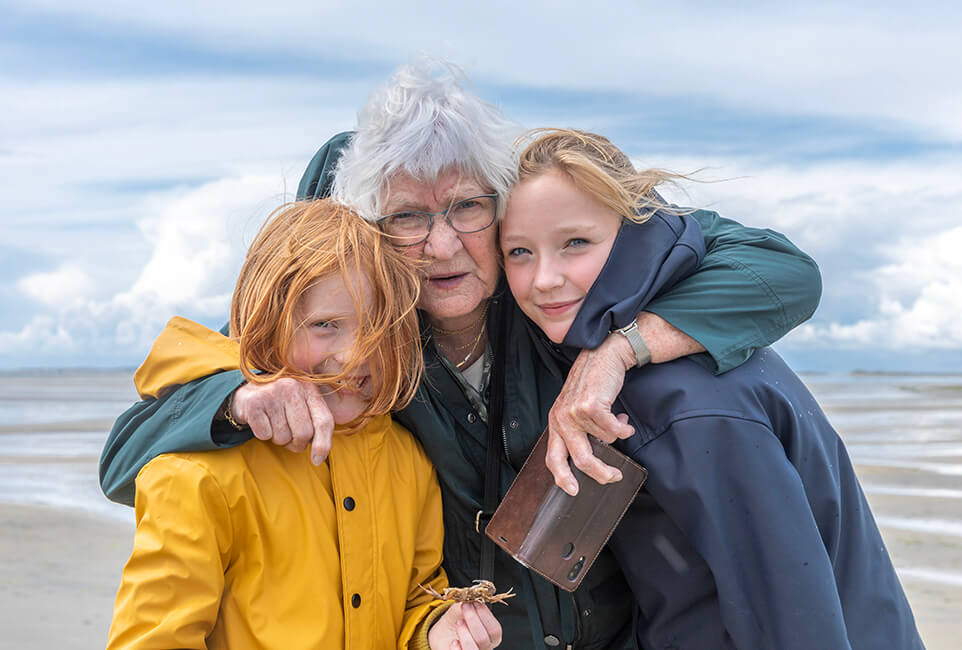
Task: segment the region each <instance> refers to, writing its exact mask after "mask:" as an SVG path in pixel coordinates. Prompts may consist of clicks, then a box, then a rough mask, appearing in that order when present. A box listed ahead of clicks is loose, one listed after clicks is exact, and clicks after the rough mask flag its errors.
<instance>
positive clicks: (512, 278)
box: [504, 264, 531, 302]
mask: <svg viewBox="0 0 962 650" xmlns="http://www.w3.org/2000/svg"><path fill="white" fill-rule="evenodd" d="M504 275H505V278H507V280H508V288H509V289H511V294H512V295H513V296H514V298H515V300H517V301H518V302H521V301H522V300H524V299H525V298H526V297H527V295H528V287H529V286H530V284H531V282H530V278H529V277H528V276H529V275H530V272H528V271H527V270H526V269H525V266H524V265H522V264H506V265H505V267H504Z"/></svg>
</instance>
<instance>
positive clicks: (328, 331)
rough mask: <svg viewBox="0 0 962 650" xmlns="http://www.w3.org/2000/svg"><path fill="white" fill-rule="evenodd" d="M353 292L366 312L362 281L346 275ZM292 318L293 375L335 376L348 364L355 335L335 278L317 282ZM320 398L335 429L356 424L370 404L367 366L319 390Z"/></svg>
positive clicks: (368, 299) (355, 322)
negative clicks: (338, 383) (297, 325)
mask: <svg viewBox="0 0 962 650" xmlns="http://www.w3.org/2000/svg"><path fill="white" fill-rule="evenodd" d="M349 275H350V280H351V283H352V285H353V290H354V291H360V292H361V296H362V298H363V300H362V305H363V307H364V308H365V309H368V308H371V307H372V295H371V293H372V292H371V286H370V283H369V282H368V279H367V278H366V277H365V276H364V275H363V274H362V275H357V274H356V273H355V272H354V271H352V272H351V273H350V274H349ZM294 317H295V319H296V322H298V323H300V326H299V327H298V328H297V330H296V331H295V332H294V340H293V341H292V342H291V345H290V348H289V350H288V358H289V359H290V362H291V364H292V365H293V366H295V367H296V368H297V369H298V370H301V371H303V372H306V373H311V374H336V373H339V372H341V371H342V370H343V369H344V367H345V366H346V365H347V364H348V362H349V361H350V359H351V358H352V357H351V355H353V353H354V346H355V343H356V342H357V337H358V333H359V332H360V322H359V319H358V314H357V308H356V307H355V305H354V300H353V299H352V298H351V294H350V293H348V288H347V287H346V286H345V284H344V280H343V278H342V277H341V274H340V273H334V274H331V275H325V276H323V277H321V278H318V279H317V280H316V281H315V283H314V284H313V285H312V286H311V288H310V289H308V290H307V291H305V292H304V293H303V294H302V295H301V297H300V299H299V300H298V302H297V307H296V308H295V310H294ZM320 390H321V394H322V395H323V397H324V401H325V402H326V403H327V406H328V408H329V409H330V410H331V415H332V416H333V417H334V422H335V423H336V424H346V423H348V422H350V421H352V420H354V419H355V418H357V417H358V416H359V415H360V414H361V412H362V411H363V410H364V408H365V407H366V406H367V405H368V403H369V402H370V401H371V397H372V395H373V386H372V380H371V370H370V366H369V365H368V363H367V361H366V360H365V362H364V363H362V364H360V365H358V366H356V367H355V370H354V373H353V374H352V375H351V377H350V378H349V379H348V380H346V381H345V382H344V383H342V384H340V385H339V386H336V387H334V386H321V387H320Z"/></svg>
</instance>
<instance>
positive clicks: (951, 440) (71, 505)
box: [0, 373, 962, 650]
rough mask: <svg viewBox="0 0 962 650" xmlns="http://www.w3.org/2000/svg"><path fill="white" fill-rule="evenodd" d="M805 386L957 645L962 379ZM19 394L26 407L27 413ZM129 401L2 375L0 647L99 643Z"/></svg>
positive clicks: (927, 619)
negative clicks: (111, 476) (107, 476)
mask: <svg viewBox="0 0 962 650" xmlns="http://www.w3.org/2000/svg"><path fill="white" fill-rule="evenodd" d="M805 380H806V383H808V384H809V386H810V387H811V388H812V390H813V392H815V393H816V396H817V397H818V398H819V401H820V402H821V404H822V405H823V407H824V408H825V410H826V412H827V413H828V414H829V416H830V418H831V419H832V421H833V422H834V423H835V424H836V427H837V428H838V429H839V431H840V433H841V434H842V436H843V438H844V439H845V440H846V444H847V445H848V446H849V448H850V451H851V455H852V457H853V459H854V460H855V464H856V468H857V471H858V474H859V477H860V479H861V481H862V483H863V487H864V489H865V491H866V494H867V495H868V498H869V501H870V503H871V505H872V509H873V511H874V513H875V515H876V518H877V520H878V522H879V525H880V528H881V529H882V532H883V535H884V537H885V540H886V544H887V545H888V547H889V551H890V553H891V555H892V558H893V561H894V562H895V565H896V567H897V568H898V570H899V574H900V576H901V579H902V583H903V586H904V588H905V591H906V594H907V596H908V598H909V601H910V602H911V604H912V607H913V610H914V612H915V616H916V619H917V622H918V626H919V629H920V631H921V633H922V638H923V639H924V640H925V643H926V646H927V647H928V648H929V649H930V650H950V649H952V648H957V647H959V639H960V638H962V616H960V612H962V377H956V378H954V379H948V380H945V381H941V380H933V381H932V382H931V383H930V384H927V383H925V382H920V381H919V380H918V379H917V378H912V377H895V378H891V377H855V378H852V377H849V376H846V377H843V378H836V377H819V376H814V377H806V378H805ZM920 384H921V385H920ZM38 395H39V396H38ZM25 396H31V399H33V402H32V403H31V404H28V406H26V407H25V406H23V404H24V399H25ZM68 396H72V397H70V399H75V400H82V401H83V403H82V404H80V403H79V402H78V403H77V404H75V405H74V407H73V408H67V409H64V410H63V414H62V415H58V413H57V412H54V411H52V410H51V408H50V407H49V405H46V404H44V403H42V402H43V400H45V399H46V400H49V401H50V402H51V403H53V402H56V403H58V404H63V402H64V400H65V399H68ZM130 399H132V391H131V390H130V389H129V375H127V376H124V375H123V374H122V373H119V374H117V376H113V375H111V376H109V377H104V376H98V377H96V378H95V379H94V380H93V381H92V380H91V379H90V378H89V377H88V378H75V377H74V378H70V377H68V378H62V377H60V378H55V380H53V381H52V380H51V378H49V377H47V378H42V377H41V378H26V379H25V378H15V379H11V378H10V377H9V376H8V377H0V415H3V416H5V419H4V424H3V425H2V427H0V526H2V528H0V530H2V531H3V532H2V535H0V626H2V629H3V644H2V645H3V646H4V647H17V648H64V649H73V648H78V649H80V648H84V649H87V648H102V647H103V646H104V644H105V641H106V637H107V631H108V629H109V625H110V617H111V611H112V607H113V602H114V597H115V595H116V589H117V584H118V581H119V579H120V574H121V571H122V569H123V565H124V562H125V561H126V559H127V556H128V554H129V552H130V547H131V540H132V533H133V511H132V510H130V509H127V508H122V507H120V506H114V504H109V503H107V502H106V500H105V499H104V498H103V497H102V496H101V495H100V494H99V490H98V489H97V480H96V471H97V457H98V454H99V447H100V445H102V442H103V439H104V437H105V435H106V433H105V431H106V428H108V427H109V423H110V419H109V418H106V416H107V415H109V414H111V413H113V414H116V413H119V412H120V411H121V410H123V408H124V406H123V405H124V404H126V403H129V400H130ZM68 401H69V400H68ZM5 409H6V410H5ZM17 409H19V410H17ZM78 412H81V413H82V414H83V415H85V416H87V417H82V418H79V419H78V418H76V417H75V416H76V415H77V413H78ZM17 420H19V421H17Z"/></svg>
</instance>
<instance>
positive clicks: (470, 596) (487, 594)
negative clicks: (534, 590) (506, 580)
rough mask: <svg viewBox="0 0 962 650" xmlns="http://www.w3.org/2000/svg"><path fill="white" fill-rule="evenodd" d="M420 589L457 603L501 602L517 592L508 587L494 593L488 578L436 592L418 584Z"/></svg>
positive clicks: (512, 596)
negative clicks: (470, 584)
mask: <svg viewBox="0 0 962 650" xmlns="http://www.w3.org/2000/svg"><path fill="white" fill-rule="evenodd" d="M418 586H419V587H420V588H421V589H423V590H424V591H426V592H427V593H429V594H431V595H432V596H434V597H435V598H440V599H441V600H453V601H455V602H458V603H501V604H502V605H507V604H508V603H506V602H504V601H505V600H507V599H508V598H514V597H515V596H517V595H518V594H516V593H514V587H512V588H511V589H508V590H507V591H506V592H504V593H503V594H496V593H495V591H496V589H495V588H494V583H493V582H491V581H490V580H475V581H474V586H473V587H445V589H444V592H443V593H440V594H439V593H438V592H437V591H435V590H434V589H432V588H431V587H425V586H424V585H418Z"/></svg>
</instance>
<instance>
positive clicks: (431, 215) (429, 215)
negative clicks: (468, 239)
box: [374, 193, 498, 248]
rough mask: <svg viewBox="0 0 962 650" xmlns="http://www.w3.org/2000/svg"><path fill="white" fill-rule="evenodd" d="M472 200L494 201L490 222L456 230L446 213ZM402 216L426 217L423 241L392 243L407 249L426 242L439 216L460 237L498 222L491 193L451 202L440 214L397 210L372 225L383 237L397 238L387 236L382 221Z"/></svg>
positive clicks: (496, 200)
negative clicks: (476, 227) (476, 226)
mask: <svg viewBox="0 0 962 650" xmlns="http://www.w3.org/2000/svg"><path fill="white" fill-rule="evenodd" d="M472 199H492V200H493V201H494V214H493V215H492V216H491V222H490V223H488V225H486V226H484V227H482V228H478V229H477V230H458V229H457V228H456V227H455V226H454V224H453V223H451V219H450V217H448V213H449V212H450V211H451V209H452V208H453V207H454V206H456V205H458V204H460V203H464V202H465V201H470V200H472ZM402 214H415V215H418V216H421V217H427V218H428V231H427V232H426V233H425V234H424V238H423V239H419V240H417V241H416V242H412V243H410V244H399V243H396V242H394V245H395V246H399V247H403V248H407V247H409V246H417V245H418V244H423V243H424V242H426V241H427V240H428V237H430V236H431V230H432V229H433V228H434V217H437V216H439V215H440V216H443V217H444V221H445V222H446V223H447V224H448V226H450V228H451V230H453V231H454V232H456V233H460V234H462V235H470V234H473V233H476V232H481V231H482V230H487V229H488V228H490V227H491V226H493V225H494V223H495V222H496V221H497V220H498V195H497V194H493V193H492V194H476V195H475V196H467V197H465V198H463V199H458V200H457V201H452V202H451V205H449V206H448V207H446V208H445V209H444V210H441V211H440V212H425V211H423V210H399V211H397V212H392V213H391V214H386V215H384V216H383V217H380V218H379V219H378V220H377V221H375V222H374V223H375V224H377V227H378V228H379V229H380V231H381V232H383V233H384V234H385V235H387V236H388V237H393V238H397V237H398V235H391V234H389V233H386V232H385V231H384V225H383V224H384V221H386V220H387V219H390V218H391V217H396V216H398V215H402Z"/></svg>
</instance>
